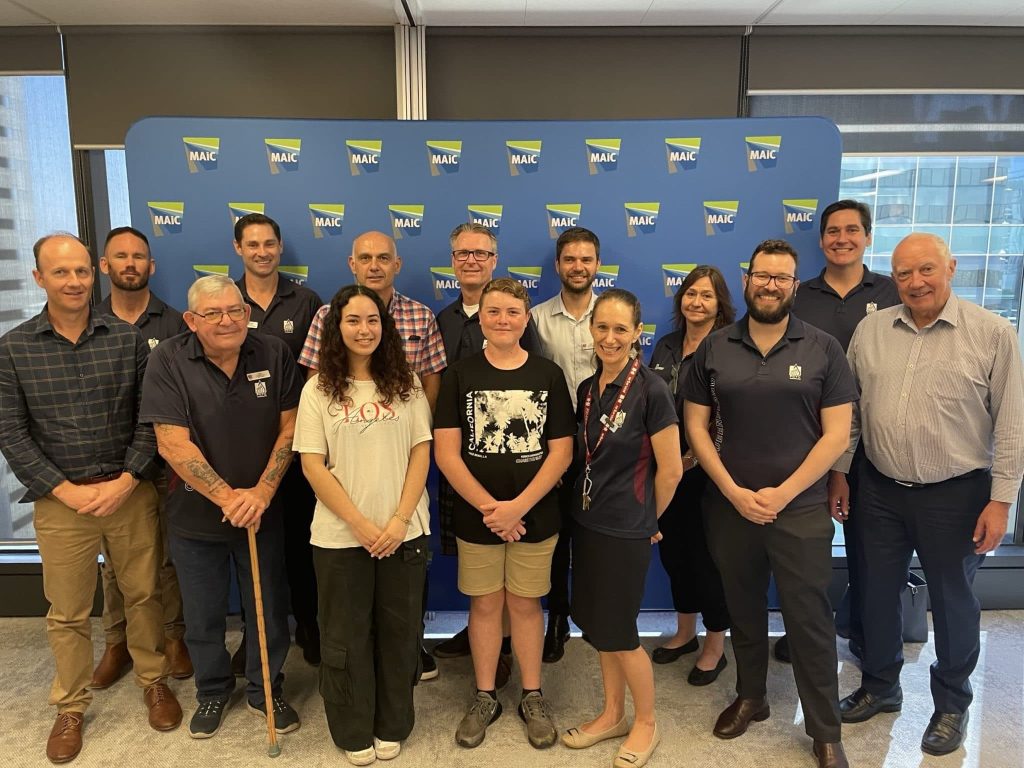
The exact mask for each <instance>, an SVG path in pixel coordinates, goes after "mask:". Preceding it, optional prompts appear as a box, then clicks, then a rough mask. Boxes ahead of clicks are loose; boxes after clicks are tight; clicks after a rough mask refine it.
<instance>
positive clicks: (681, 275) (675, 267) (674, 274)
mask: <svg viewBox="0 0 1024 768" xmlns="http://www.w3.org/2000/svg"><path fill="white" fill-rule="evenodd" d="M696 268H697V265H696V264H662V265H661V273H662V280H663V282H664V284H665V295H666V296H675V293H676V291H677V290H679V286H681V285H682V284H683V280H685V279H686V276H687V275H689V274H690V273H691V272H692V271H693V270H695V269H696Z"/></svg>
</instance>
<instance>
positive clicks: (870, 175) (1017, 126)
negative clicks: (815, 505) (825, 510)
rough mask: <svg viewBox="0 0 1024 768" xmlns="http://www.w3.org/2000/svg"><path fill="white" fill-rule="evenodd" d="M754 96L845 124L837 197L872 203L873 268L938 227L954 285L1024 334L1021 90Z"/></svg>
mask: <svg viewBox="0 0 1024 768" xmlns="http://www.w3.org/2000/svg"><path fill="white" fill-rule="evenodd" d="M750 105H751V110H750V111H751V115H752V116H754V117H769V116H784V115H823V116H826V117H828V118H829V119H831V120H832V121H833V122H835V123H836V125H838V126H839V129H840V132H841V133H842V136H843V149H844V154H843V161H842V172H841V177H840V183H839V197H840V198H854V199H856V200H861V201H863V202H865V203H867V204H868V205H869V206H870V207H871V212H872V215H873V217H874V227H875V228H874V236H873V242H872V245H871V246H870V247H869V248H868V250H867V252H866V254H865V262H866V263H867V264H868V266H869V267H870V268H871V269H872V270H875V271H878V272H883V273H888V272H889V270H890V258H891V256H892V251H893V248H894V247H895V246H896V244H897V243H898V242H899V241H900V240H902V239H903V238H904V237H905V236H906V235H908V234H910V233H911V232H931V233H933V234H936V235H940V236H941V237H943V238H944V239H945V240H946V242H947V243H949V245H950V249H951V250H952V252H953V255H954V256H955V257H956V259H957V271H956V276H955V277H954V279H953V290H954V291H955V292H956V294H957V295H958V296H961V297H963V298H965V299H967V300H969V301H973V302H974V303H976V304H978V305H979V306H982V307H985V308H986V309H989V310H992V311H993V312H995V313H997V314H999V315H1002V316H1003V317H1005V318H1007V319H1008V320H1009V321H1010V322H1011V323H1013V325H1014V327H1016V328H1017V331H1018V335H1019V336H1020V337H1021V338H1022V339H1024V327H1022V325H1021V323H1020V315H1021V302H1022V286H1024V153H1022V152H1021V151H1020V149H1021V147H1024V93H1022V94H998V95H987V94H935V93H926V94H870V93H867V94H861V93H858V94H842V95H821V94H805V93H799V94H794V93H788V94H778V93H762V94H756V93H755V94H751V98H750ZM1017 508H1018V505H1016V504H1015V505H1014V506H1013V508H1012V509H1011V510H1010V523H1009V528H1008V533H1007V539H1006V540H1007V541H1010V540H1012V535H1013V531H1014V530H1015V527H1016V521H1017ZM836 540H837V542H841V541H842V540H843V539H842V528H841V526H837V532H836Z"/></svg>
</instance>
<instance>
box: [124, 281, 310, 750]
mask: <svg viewBox="0 0 1024 768" xmlns="http://www.w3.org/2000/svg"><path fill="white" fill-rule="evenodd" d="M188 307H189V309H188V311H187V312H186V313H185V322H186V323H188V327H189V329H190V330H191V333H186V334H182V335H181V336H176V337H175V338H174V339H171V340H170V341H166V342H164V343H163V344H160V345H159V346H158V347H157V348H156V349H155V350H154V351H153V354H152V356H151V358H150V363H149V367H148V369H147V371H146V380H145V386H144V392H143V397H142V406H141V413H140V416H139V419H140V420H141V421H142V422H144V423H148V424H153V425H154V428H155V430H156V439H157V445H158V447H159V449H160V455H161V456H163V457H164V459H166V460H167V463H168V464H169V465H170V466H171V468H172V469H173V470H174V473H175V476H174V477H173V478H172V479H171V483H170V493H169V496H168V500H167V524H168V528H169V531H170V533H169V538H170V544H171V555H172V556H173V558H174V565H175V567H176V568H177V570H178V581H179V583H180V584H181V597H182V601H183V603H184V606H185V642H186V643H187V644H188V648H189V652H190V653H191V655H192V662H193V664H194V665H195V671H196V699H197V700H198V702H199V706H198V707H197V708H196V711H195V713H194V714H193V715H192V719H191V721H190V723H189V735H190V736H192V738H195V739H206V738H209V737H211V736H213V735H214V734H215V733H216V732H217V730H218V729H219V728H220V724H221V721H222V719H223V717H224V713H225V710H226V709H227V707H228V704H229V703H230V697H231V693H232V692H233V691H234V688H235V676H234V674H233V673H232V671H231V661H230V658H229V656H228V652H227V649H226V648H225V647H224V634H225V630H226V625H227V609H228V591H229V587H230V570H229V563H231V562H233V563H234V565H235V569H236V571H237V573H238V577H239V582H240V583H239V586H240V592H241V598H242V605H243V606H244V608H245V621H246V624H247V625H248V626H247V627H246V632H245V641H246V643H247V644H248V649H247V652H246V657H247V663H246V674H245V676H246V680H247V682H248V685H247V686H246V698H247V699H248V706H249V709H250V710H251V711H253V712H255V713H258V714H259V715H261V716H266V713H267V707H268V706H272V707H273V710H274V721H275V727H276V730H277V732H278V733H288V732H289V731H294V730H295V729H297V728H298V727H299V716H298V714H297V713H296V712H295V710H294V709H292V707H291V706H290V705H289V704H288V703H287V702H286V701H285V699H284V696H283V693H282V685H283V683H284V675H283V673H282V671H281V670H282V668H283V667H284V661H285V657H286V656H287V654H288V645H289V642H288V641H289V637H288V603H287V597H286V593H285V577H284V531H283V528H282V521H281V517H282V506H283V504H282V503H281V500H280V499H279V498H277V497H276V494H277V490H278V486H279V485H280V483H281V480H282V478H283V477H284V475H285V472H286V471H287V470H288V467H289V465H290V464H291V461H292V455H293V454H292V450H291V445H292V435H293V432H294V429H295V414H296V411H297V409H298V404H299V395H300V393H301V391H302V378H301V376H300V375H299V370H298V367H297V366H296V365H295V361H294V359H293V358H292V355H291V352H290V351H289V350H288V348H287V347H286V346H285V344H284V342H282V341H280V340H279V339H276V338H274V337H272V336H270V335H269V334H260V333H251V334H250V333H248V329H247V324H248V320H249V316H250V315H249V313H250V309H249V305H248V304H246V303H245V302H244V300H243V299H242V295H241V293H240V291H239V290H238V286H236V285H235V284H234V283H233V282H232V281H231V279H230V278H229V277H226V276H224V275H208V276H206V277H201V278H199V279H198V280H196V281H195V283H193V284H192V287H191V288H189V291H188ZM248 527H252V528H254V529H255V530H256V531H257V536H256V541H257V542H258V548H257V551H258V556H259V572H260V576H261V585H262V594H263V614H264V619H265V621H264V624H265V626H266V639H267V658H268V664H269V674H270V681H271V686H272V701H269V702H268V701H266V699H265V696H264V690H263V682H262V680H263V677H262V671H261V665H260V652H259V645H258V643H259V640H258V633H257V630H256V622H257V617H256V608H255V598H254V589H253V583H252V570H253V568H252V562H251V560H250V556H249V547H248V541H247V536H246V532H245V530H244V529H245V528H248Z"/></svg>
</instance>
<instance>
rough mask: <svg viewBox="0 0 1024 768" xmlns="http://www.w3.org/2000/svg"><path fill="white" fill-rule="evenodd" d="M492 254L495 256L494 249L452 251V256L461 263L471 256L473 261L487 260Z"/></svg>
mask: <svg viewBox="0 0 1024 768" xmlns="http://www.w3.org/2000/svg"><path fill="white" fill-rule="evenodd" d="M492 256H494V251H483V250H475V251H466V250H458V251H452V258H453V259H455V260H456V261H457V262H459V263H462V262H464V261H469V259H470V257H472V259H473V261H487V260H488V259H489V258H491V257H492Z"/></svg>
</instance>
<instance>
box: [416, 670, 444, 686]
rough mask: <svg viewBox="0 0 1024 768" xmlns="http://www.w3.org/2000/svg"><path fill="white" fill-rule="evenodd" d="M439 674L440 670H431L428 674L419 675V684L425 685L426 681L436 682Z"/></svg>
mask: <svg viewBox="0 0 1024 768" xmlns="http://www.w3.org/2000/svg"><path fill="white" fill-rule="evenodd" d="M440 674H441V671H440V670H437V669H432V670H430V671H429V672H421V673H420V682H421V683H425V682H426V681H428V680H436V679H437V678H438V677H439V676H440Z"/></svg>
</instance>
